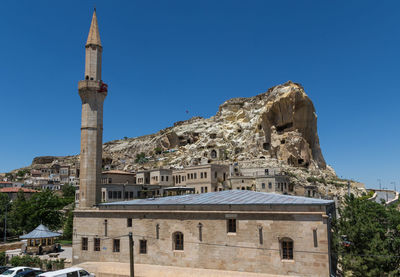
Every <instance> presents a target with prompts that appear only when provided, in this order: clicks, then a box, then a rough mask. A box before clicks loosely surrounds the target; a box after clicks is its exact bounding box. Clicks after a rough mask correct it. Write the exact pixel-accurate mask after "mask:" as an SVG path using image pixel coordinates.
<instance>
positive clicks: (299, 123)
mask: <svg viewBox="0 0 400 277" xmlns="http://www.w3.org/2000/svg"><path fill="white" fill-rule="evenodd" d="M149 124H151V123H149ZM78 158H79V157H78V156H68V157H64V158H62V157H38V158H35V160H34V162H33V164H32V168H40V167H41V166H43V163H45V162H46V161H49V164H48V165H51V164H54V163H60V164H70V165H75V166H77V165H78V162H79V161H78ZM249 161H250V162H249ZM232 162H237V163H239V164H242V165H243V166H249V165H250V166H260V167H274V168H276V167H279V168H281V169H282V170H283V171H285V172H287V173H288V174H289V175H290V176H291V182H292V183H293V184H295V185H296V186H297V187H302V188H307V187H310V186H315V187H317V188H318V191H319V192H320V195H331V196H333V195H344V194H345V193H346V192H347V189H346V188H347V181H346V180H340V179H338V178H337V176H336V174H335V172H334V170H333V169H332V168H331V167H329V166H327V165H326V162H325V160H324V157H323V155H322V151H321V148H320V145H319V138H318V133H317V115H316V113H315V108H314V105H313V103H312V101H311V100H310V99H309V98H308V96H307V94H306V93H305V91H304V89H303V87H302V86H301V85H300V84H296V83H293V82H290V81H289V82H287V83H285V84H282V85H278V86H275V87H272V88H270V89H269V90H268V91H267V92H265V93H262V94H259V95H257V96H254V97H249V98H233V99H230V100H227V101H226V102H224V103H223V104H222V105H221V106H220V107H219V110H218V112H217V113H216V115H215V116H212V117H211V118H207V119H205V118H202V117H193V118H191V119H189V120H186V121H179V122H176V123H175V124H174V126H172V127H169V128H166V129H163V130H161V131H159V132H157V133H155V134H151V135H146V136H142V137H137V138H125V139H122V140H115V141H110V142H107V143H105V144H104V145H103V166H104V167H105V166H107V167H109V168H114V169H121V170H138V169H139V170H140V169H143V168H148V169H149V168H156V167H166V168H182V167H186V166H191V165H197V164H204V163H226V164H228V163H232ZM352 184H353V186H352V191H353V192H354V193H356V194H360V192H362V191H363V185H362V184H359V183H352Z"/></svg>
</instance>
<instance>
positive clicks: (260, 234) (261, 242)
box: [258, 226, 264, 244]
mask: <svg viewBox="0 0 400 277" xmlns="http://www.w3.org/2000/svg"><path fill="white" fill-rule="evenodd" d="M258 238H259V240H260V244H263V243H264V238H263V228H262V227H261V226H258Z"/></svg>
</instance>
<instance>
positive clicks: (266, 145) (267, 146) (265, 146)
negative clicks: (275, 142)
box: [263, 142, 271, 150]
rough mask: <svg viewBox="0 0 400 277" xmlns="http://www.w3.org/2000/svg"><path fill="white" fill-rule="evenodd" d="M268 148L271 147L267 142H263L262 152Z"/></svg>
mask: <svg viewBox="0 0 400 277" xmlns="http://www.w3.org/2000/svg"><path fill="white" fill-rule="evenodd" d="M270 147H271V145H270V144H269V142H264V143H263V149H264V150H269V148H270Z"/></svg>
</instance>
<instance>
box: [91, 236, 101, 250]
mask: <svg viewBox="0 0 400 277" xmlns="http://www.w3.org/2000/svg"><path fill="white" fill-rule="evenodd" d="M93 250H94V251H100V238H94V249H93Z"/></svg>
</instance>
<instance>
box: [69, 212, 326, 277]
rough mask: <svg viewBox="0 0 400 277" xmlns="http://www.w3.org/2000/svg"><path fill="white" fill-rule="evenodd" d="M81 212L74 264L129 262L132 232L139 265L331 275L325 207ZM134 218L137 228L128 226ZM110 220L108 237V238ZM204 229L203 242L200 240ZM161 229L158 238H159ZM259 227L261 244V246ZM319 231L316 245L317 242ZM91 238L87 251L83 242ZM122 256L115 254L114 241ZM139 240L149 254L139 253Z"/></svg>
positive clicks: (78, 213) (77, 219) (74, 251)
mask: <svg viewBox="0 0 400 277" xmlns="http://www.w3.org/2000/svg"><path fill="white" fill-rule="evenodd" d="M285 209H287V211H282V212H276V211H275V212H274V211H270V212H268V211H265V212H262V211H258V212H257V211H254V212H246V213H242V212H240V211H238V212H237V213H235V212H232V211H231V212H228V211H226V212H217V211H215V212H210V211H208V212H207V211H185V212H183V211H173V210H171V211H168V212H165V213H162V212H160V211H158V212H157V211H142V212H140V211H132V210H131V211H129V210H125V211H122V210H121V211H97V212H92V213H85V212H84V211H81V212H80V211H76V213H75V219H74V226H78V227H77V230H76V234H75V235H74V249H73V263H74V264H76V263H82V262H90V261H98V262H125V263H128V262H129V260H128V259H129V249H128V237H127V235H128V233H129V232H132V233H133V236H134V243H135V250H134V251H135V262H136V263H142V264H157V265H165V266H180V267H197V268H209V269H219V270H233V271H245V272H259V273H269V274H282V275H297V274H298V275H306V276H329V264H330V263H329V254H328V251H329V246H328V245H329V243H328V241H329V239H328V231H327V230H328V228H327V224H328V222H327V216H324V214H325V211H324V209H325V207H324V206H317V207H314V206H313V207H310V209H309V211H303V212H298V213H296V212H294V211H292V212H290V211H289V210H290V209H288V208H285ZM232 217H235V218H236V219H237V232H236V233H227V218H232ZM127 218H132V223H133V224H132V227H127ZM105 220H107V236H105V232H106V230H105V226H106V225H105ZM199 223H201V224H202V238H201V240H200V237H199V227H198V226H199ZM157 224H158V226H159V234H158V238H157V227H156V226H157ZM260 228H261V233H262V238H261V240H262V244H261V243H260V242H261V241H260ZM314 230H316V231H315V232H316V234H317V238H316V239H317V244H316V245H315V242H314ZM177 231H179V232H182V233H183V234H184V250H183V251H176V250H173V233H174V232H177ZM95 236H97V237H99V238H101V239H102V240H101V250H100V251H93V248H94V243H93V238H94V237H95ZM82 237H88V240H89V245H88V250H87V251H82V250H81V245H80V242H81V238H82ZM115 237H118V239H120V246H121V249H120V252H117V253H115V252H113V238H115ZM282 238H291V239H292V240H293V241H294V259H293V260H283V259H281V249H280V240H281V239H282ZM140 240H146V241H147V254H140V253H139V245H140V242H139V241H140Z"/></svg>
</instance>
